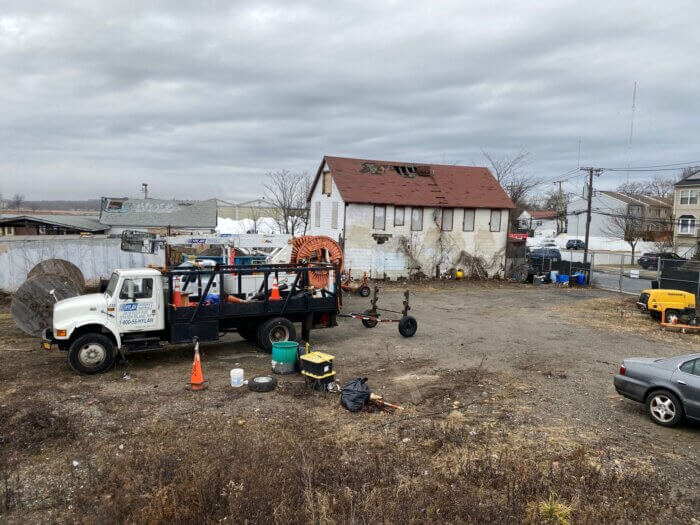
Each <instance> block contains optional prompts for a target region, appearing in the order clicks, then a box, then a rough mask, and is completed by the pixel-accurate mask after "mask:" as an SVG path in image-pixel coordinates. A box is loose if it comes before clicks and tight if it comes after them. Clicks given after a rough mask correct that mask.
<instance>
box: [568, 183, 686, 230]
mask: <svg viewBox="0 0 700 525" xmlns="http://www.w3.org/2000/svg"><path fill="white" fill-rule="evenodd" d="M587 206H588V202H587V200H586V199H583V198H581V197H577V198H575V199H574V200H573V201H571V202H570V203H569V205H568V206H567V231H566V233H567V234H568V235H570V236H572V237H578V238H581V239H583V237H584V236H585V234H586V209H587ZM672 215H673V209H672V205H671V202H670V201H669V200H666V199H661V198H657V197H649V196H646V195H629V194H625V193H620V192H618V191H598V190H596V191H595V192H594V194H593V199H592V203H591V228H590V235H591V237H609V236H610V222H611V218H612V217H615V216H618V217H620V216H631V217H636V218H638V219H639V221H640V222H641V224H642V229H643V230H644V231H645V232H648V234H647V236H646V237H647V240H657V239H660V238H662V237H664V236H665V235H670V231H671V227H670V224H671V220H672Z"/></svg>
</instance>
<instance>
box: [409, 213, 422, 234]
mask: <svg viewBox="0 0 700 525" xmlns="http://www.w3.org/2000/svg"><path fill="white" fill-rule="evenodd" d="M422 229H423V208H411V230H412V231H414V232H419V231H421V230H422Z"/></svg>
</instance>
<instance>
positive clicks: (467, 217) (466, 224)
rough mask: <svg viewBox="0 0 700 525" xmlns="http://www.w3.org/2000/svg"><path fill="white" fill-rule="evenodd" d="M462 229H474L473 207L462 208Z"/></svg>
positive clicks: (470, 230) (469, 230) (466, 230)
mask: <svg viewBox="0 0 700 525" xmlns="http://www.w3.org/2000/svg"><path fill="white" fill-rule="evenodd" d="M462 230H463V231H465V232H473V231H474V209H473V208H465V209H464V220H463V221H462Z"/></svg>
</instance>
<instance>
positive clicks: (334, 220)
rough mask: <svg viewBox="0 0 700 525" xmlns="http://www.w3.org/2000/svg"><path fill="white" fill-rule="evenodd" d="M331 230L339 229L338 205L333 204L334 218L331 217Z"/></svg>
mask: <svg viewBox="0 0 700 525" xmlns="http://www.w3.org/2000/svg"><path fill="white" fill-rule="evenodd" d="M331 228H333V229H334V230H337V229H338V203H337V202H334V203H333V216H332V217H331Z"/></svg>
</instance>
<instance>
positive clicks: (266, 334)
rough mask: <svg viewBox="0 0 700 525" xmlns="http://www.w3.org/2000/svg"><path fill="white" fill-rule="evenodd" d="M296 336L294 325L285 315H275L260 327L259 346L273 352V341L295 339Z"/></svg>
mask: <svg viewBox="0 0 700 525" xmlns="http://www.w3.org/2000/svg"><path fill="white" fill-rule="evenodd" d="M296 338H297V331H296V330H295V329H294V325H293V324H292V322H291V321H290V320H289V319H285V318H284V317H273V318H272V319H269V320H267V321H265V322H263V323H261V324H260V326H259V327H258V346H259V347H260V348H262V349H263V350H265V351H266V352H272V343H276V342H278V341H293V340H295V339H296Z"/></svg>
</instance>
